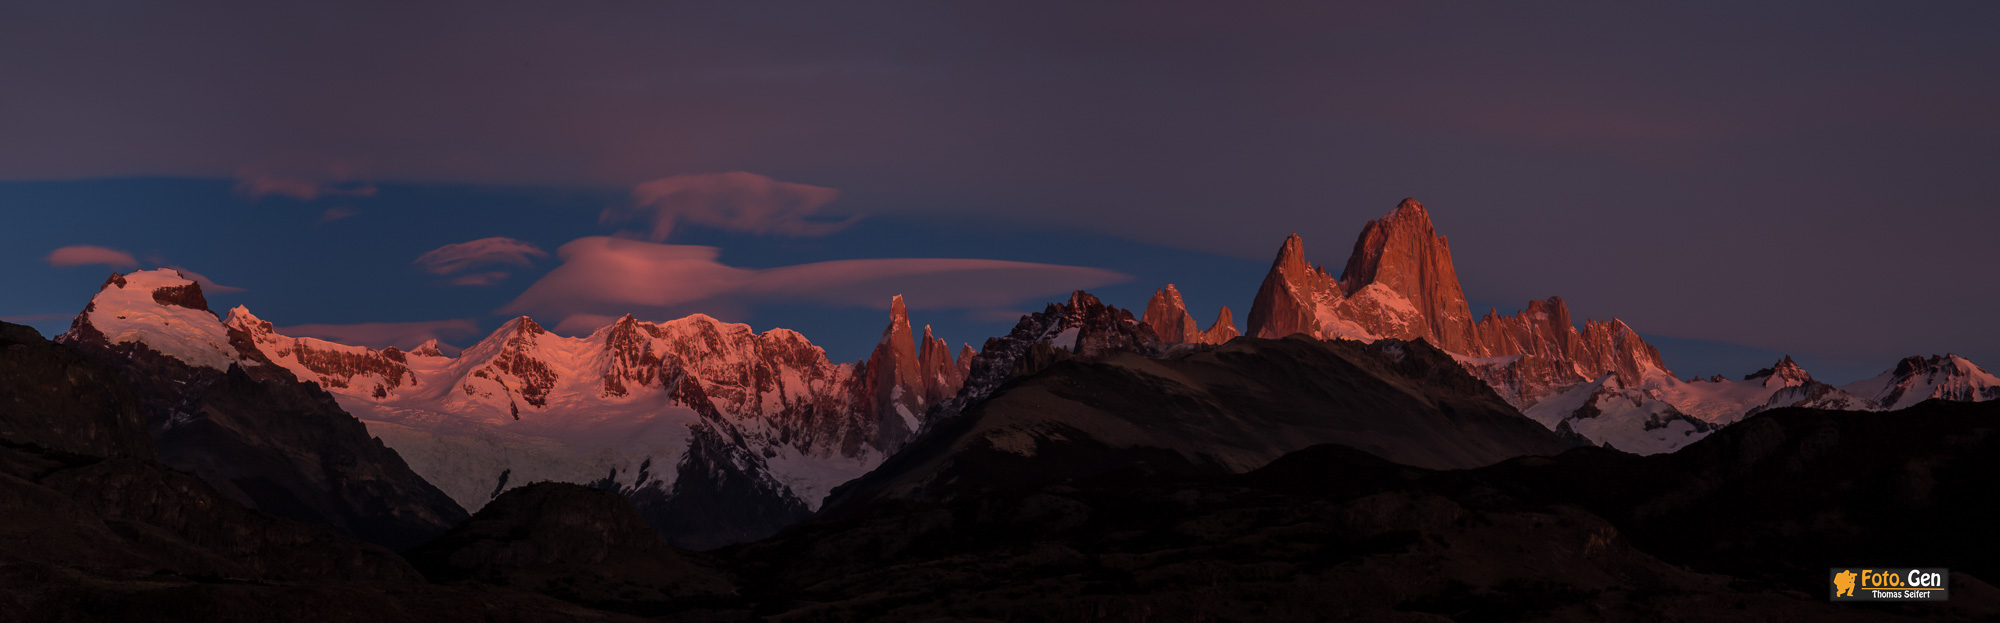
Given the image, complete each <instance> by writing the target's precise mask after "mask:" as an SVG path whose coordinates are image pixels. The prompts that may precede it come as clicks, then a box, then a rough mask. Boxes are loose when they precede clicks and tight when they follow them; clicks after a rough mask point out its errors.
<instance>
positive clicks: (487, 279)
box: [446, 270, 510, 286]
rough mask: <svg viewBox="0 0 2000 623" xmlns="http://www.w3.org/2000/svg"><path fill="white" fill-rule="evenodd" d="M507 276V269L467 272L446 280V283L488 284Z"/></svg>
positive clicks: (456, 284)
mask: <svg viewBox="0 0 2000 623" xmlns="http://www.w3.org/2000/svg"><path fill="white" fill-rule="evenodd" d="M509 276H510V275H508V274H507V271H503V270H495V271H488V272H483V273H469V274H464V275H459V276H457V277H453V278H452V279H451V281H448V282H446V283H449V284H451V285H455V286H490V285H493V284H496V283H500V281H501V280H503V279H506V278H507V277H509Z"/></svg>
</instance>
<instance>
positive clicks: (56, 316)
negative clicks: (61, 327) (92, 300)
mask: <svg viewBox="0 0 2000 623" xmlns="http://www.w3.org/2000/svg"><path fill="white" fill-rule="evenodd" d="M75 317H76V314H64V313H53V314H26V315H21V316H0V322H12V323H15V324H28V323H31V322H46V321H49V320H68V319H70V318H75Z"/></svg>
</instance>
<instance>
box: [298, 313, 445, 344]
mask: <svg viewBox="0 0 2000 623" xmlns="http://www.w3.org/2000/svg"><path fill="white" fill-rule="evenodd" d="M278 333H281V334H284V335H290V336H293V337H316V338H319V339H322V340H328V341H332V342H339V343H342V344H349V345H359V346H367V347H369V348H382V347H385V346H394V347H397V348H402V349H410V348H416V346H417V345H418V344H422V343H424V342H425V341H428V340H439V341H444V340H449V339H459V338H465V337H473V336H477V335H478V334H479V325H477V324H474V323H473V322H472V321H471V320H466V319H462V318H461V319H453V320H431V321H426V322H362V323H357V324H302V325H295V326H290V327H279V328H278Z"/></svg>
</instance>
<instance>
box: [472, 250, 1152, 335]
mask: <svg viewBox="0 0 2000 623" xmlns="http://www.w3.org/2000/svg"><path fill="white" fill-rule="evenodd" d="M556 255H557V256H558V257H560V258H562V262H563V264H562V266H559V267H557V268H556V269H555V270H553V271H550V272H549V274H548V275H545V276H543V277H542V278H541V280H539V281H536V282H535V284H534V285H532V286H529V287H528V290H527V291H526V292H522V293H521V295H520V296H518V297H516V298H515V299H514V301H513V302H511V303H508V304H507V306H505V307H503V308H501V310H500V312H501V313H505V314H531V315H541V316H546V317H550V318H567V317H570V316H576V315H583V314H589V315H602V316H612V317H615V316H617V315H620V314H625V313H643V312H662V311H664V312H673V311H675V310H676V308H680V307H683V306H691V305H694V304H697V303H699V304H702V305H704V306H712V305H731V304H743V303H755V302H766V301H784V302H813V303H822V304H830V305H844V306H855V307H873V306H879V305H882V304H883V302H884V301H887V300H889V298H890V297H891V296H894V295H896V294H900V293H904V292H922V293H924V296H923V297H921V299H920V300H912V301H911V304H912V307H916V308H919V309H944V308H991V307H1000V306H1008V305H1014V304H1017V303H1020V302H1022V301H1025V300H1030V299H1035V298H1038V297H1046V296H1049V295H1056V294H1062V293H1065V292H1068V291H1071V290H1077V289H1084V288H1094V287H1098V286H1103V285H1109V284H1113V283H1120V282H1124V281H1127V280H1130V279H1131V277H1130V276H1127V275H1125V274H1122V273H1118V272H1114V271H1109V270H1104V269H1100V268H1089V267H1083V266H1062V265H1056V264H1037V263H1031V262H1012V261H1004V260H984V259H931V258H890V259H868V260H838V261H831V262H814V263H811V264H798V265H794V266H781V267H777V268H765V269H750V268H738V267H734V266H729V265H726V264H723V263H721V262H719V261H717V259H716V258H717V257H718V256H719V251H718V250H717V249H716V248H715V247H705V246H693V245H670V244H658V243H652V242H645V241H639V240H628V239H623V238H612V237H606V236H594V237H589V238H580V239H577V240H575V241H572V242H570V243H569V244H565V245H563V246H562V248H560V249H557V250H556Z"/></svg>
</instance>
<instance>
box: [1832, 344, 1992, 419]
mask: <svg viewBox="0 0 2000 623" xmlns="http://www.w3.org/2000/svg"><path fill="white" fill-rule="evenodd" d="M1841 389H1844V390H1847V391H1848V392H1850V393H1853V394H1857V395H1860V396H1862V397H1864V398H1869V399H1872V400H1874V401H1875V402H1877V403H1880V404H1881V405H1882V407H1883V408H1885V409H1891V410H1894V409H1902V408H1904V407H1908V406H1911V405H1914V404H1917V403H1919V402H1923V401H1925V400H1929V399H1932V398H1941V399H1944V400H1958V401H1967V402H1980V401H1986V400H2000V377H1995V376H1994V375H1993V373H1991V372H1987V371H1986V369H1985V368H1981V367H1979V366H1978V365H1977V364H1974V363H1972V362H1971V361H1969V360H1967V359H1966V358H1964V357H1960V356H1958V355H1955V354H1949V353H1947V354H1945V355H1944V356H1937V355H1932V356H1930V357H1929V358H1925V357H1905V358H1904V359H1903V360H1902V361H1899V362H1896V367H1895V368H1891V369H1890V370H1888V371H1886V372H1883V373H1882V374H1880V375H1878V376H1876V377H1875V378H1872V379H1867V380H1862V381H1856V382H1854V383H1850V384H1848V385H1846V386H1845V387H1842V388H1841Z"/></svg>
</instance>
